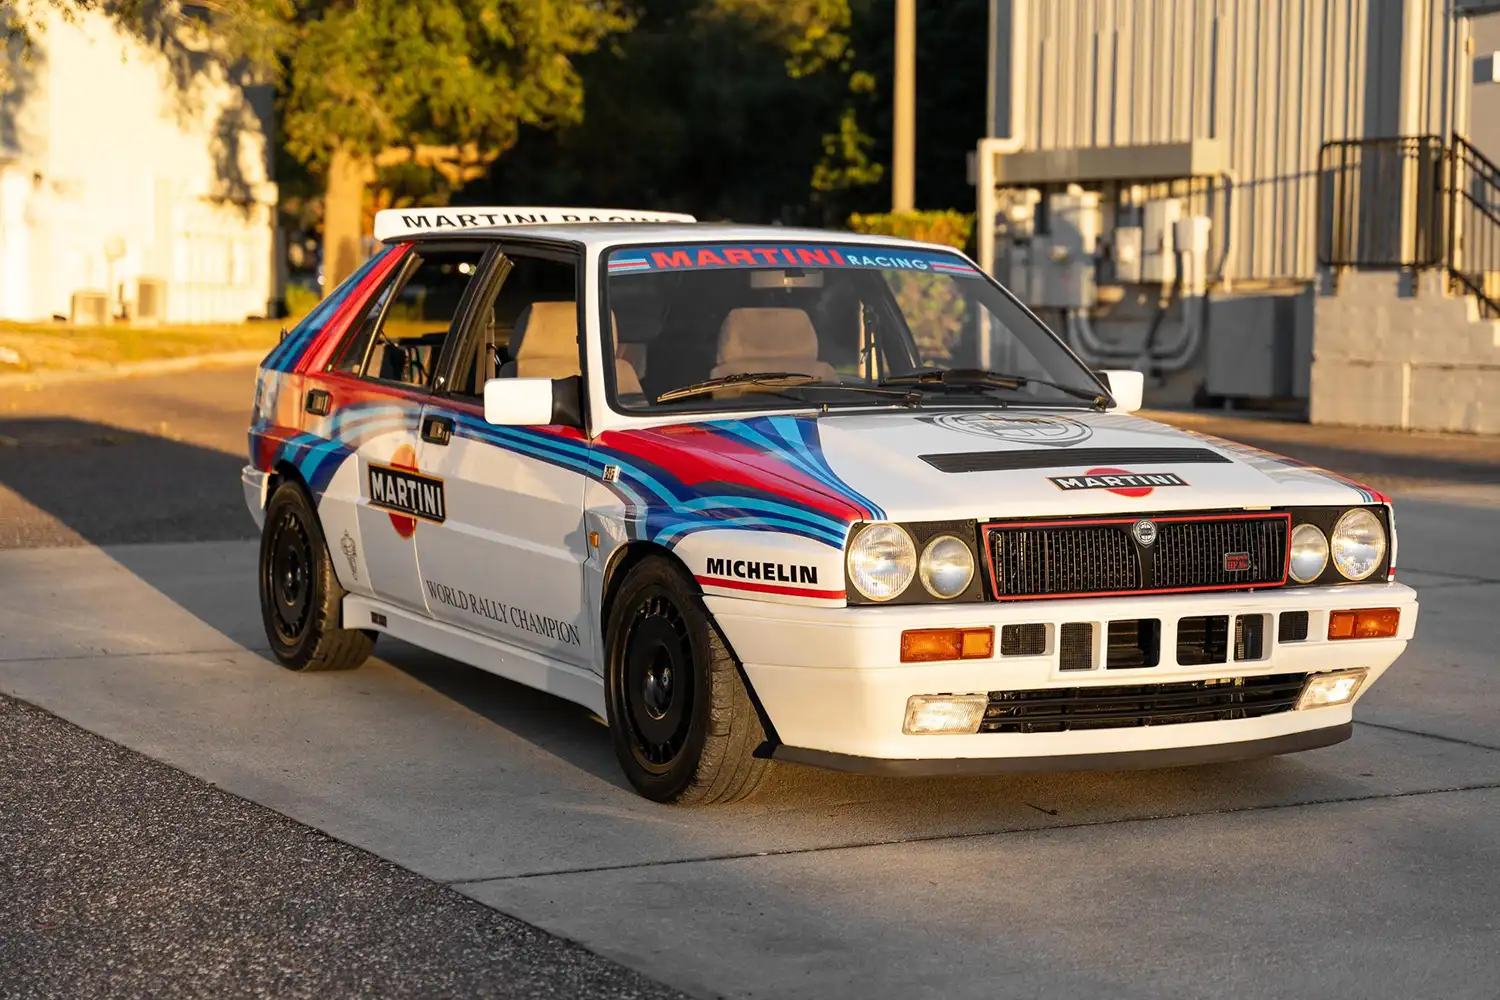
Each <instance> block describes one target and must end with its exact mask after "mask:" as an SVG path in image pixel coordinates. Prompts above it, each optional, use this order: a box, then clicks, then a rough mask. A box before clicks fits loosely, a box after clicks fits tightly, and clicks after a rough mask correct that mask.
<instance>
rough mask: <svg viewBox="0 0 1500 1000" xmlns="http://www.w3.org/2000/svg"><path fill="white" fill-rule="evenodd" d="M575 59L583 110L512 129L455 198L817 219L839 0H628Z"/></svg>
mask: <svg viewBox="0 0 1500 1000" xmlns="http://www.w3.org/2000/svg"><path fill="white" fill-rule="evenodd" d="M633 13H634V14H635V18H636V25H635V27H634V29H633V30H632V31H631V32H630V33H629V34H627V35H623V36H621V37H619V38H617V39H614V40H612V42H611V43H610V44H609V45H607V46H603V47H601V49H600V50H599V51H598V52H595V53H594V54H592V55H590V56H588V57H586V58H584V59H582V60H580V61H579V64H578V69H579V73H580V75H581V76H582V78H583V81H584V93H585V97H584V102H585V103H584V117H583V119H582V123H581V124H579V125H571V126H566V127H563V128H560V129H557V130H555V131H553V132H551V133H547V134H543V133H540V132H537V131H535V130H532V129H526V130H525V131H524V134H523V137H522V139H521V141H520V142H518V143H517V145H516V147H515V149H513V150H511V151H510V152H508V153H507V154H506V155H504V156H502V157H501V158H500V159H499V160H497V161H496V162H495V166H494V168H493V169H492V170H491V171H490V175H489V177H488V179H487V180H485V181H483V182H480V183H478V184H471V185H470V186H469V187H468V188H467V189H466V190H465V191H464V192H463V193H462V195H461V197H463V198H466V199H472V200H484V199H486V198H504V199H506V200H519V201H521V202H522V203H525V202H538V201H539V202H543V203H547V202H551V203H567V202H578V201H582V202H585V203H592V204H612V205H636V206H640V207H643V208H662V209H678V210H682V211H691V212H694V213H696V214H697V215H699V216H700V217H702V218H707V219H737V220H740V221H746V222H771V221H782V222H789V223H791V222H818V221H831V219H830V220H825V217H824V208H823V206H821V205H819V204H815V203H813V202H812V201H811V200H810V198H809V185H810V183H811V180H812V177H813V173H814V170H815V168H816V166H817V164H818V163H819V161H820V158H822V157H823V155H824V153H823V140H824V136H825V134H826V133H828V132H829V131H830V130H831V129H832V130H836V129H838V128H839V126H840V122H839V116H840V111H841V108H842V106H843V104H844V103H845V101H846V95H847V93H848V79H847V74H848V70H847V66H846V63H847V60H848V40H847V37H846V36H847V31H848V26H849V2H848V0H636V6H635V7H634V8H633Z"/></svg>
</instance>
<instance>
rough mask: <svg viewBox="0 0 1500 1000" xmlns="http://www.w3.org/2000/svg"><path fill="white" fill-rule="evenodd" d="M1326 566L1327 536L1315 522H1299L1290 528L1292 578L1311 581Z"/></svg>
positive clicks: (1303, 581) (1300, 581)
mask: <svg viewBox="0 0 1500 1000" xmlns="http://www.w3.org/2000/svg"><path fill="white" fill-rule="evenodd" d="M1327 566H1328V536H1327V535H1325V534H1323V531H1322V529H1321V528H1319V527H1318V526H1317V525H1315V524H1299V525H1297V527H1295V528H1293V529H1292V559H1291V573H1292V579H1293V580H1296V581H1297V582H1298V583H1312V582H1313V581H1314V580H1316V579H1317V578H1318V577H1320V576H1322V575H1323V570H1324V568H1326V567H1327Z"/></svg>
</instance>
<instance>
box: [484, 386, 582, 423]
mask: <svg viewBox="0 0 1500 1000" xmlns="http://www.w3.org/2000/svg"><path fill="white" fill-rule="evenodd" d="M579 386H580V379H579V378H578V376H576V375H575V376H572V377H571V378H558V379H551V378H492V379H490V380H489V381H487V382H485V383H484V421H485V423H487V424H493V425H494V426H496V427H545V426H547V425H549V424H566V425H568V426H571V427H579V426H582V424H583V419H582V414H581V412H580V406H579Z"/></svg>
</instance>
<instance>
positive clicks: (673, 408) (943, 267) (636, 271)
mask: <svg viewBox="0 0 1500 1000" xmlns="http://www.w3.org/2000/svg"><path fill="white" fill-rule="evenodd" d="M604 306H605V308H606V309H607V310H608V312H607V315H608V316H609V318H610V322H608V323H607V324H605V326H604V329H605V338H606V341H607V343H606V347H607V349H608V350H610V351H612V352H613V355H614V358H615V364H614V366H613V372H612V374H613V379H612V382H613V384H612V386H611V390H610V391H611V402H612V404H613V405H614V406H616V407H617V408H619V409H621V410H625V411H635V412H641V411H646V412H652V413H660V412H681V411H689V412H693V411H704V410H722V409H745V408H747V407H754V408H757V409H762V408H764V409H772V408H793V409H795V408H798V407H801V408H804V409H805V408H807V407H809V406H818V407H849V406H865V407H867V406H896V405H907V406H938V405H943V406H950V405H951V406H965V407H973V406H978V407H997V406H1026V405H1031V406H1037V405H1046V406H1089V405H1091V404H1090V402H1088V400H1091V399H1093V398H1094V397H1095V396H1096V394H1097V393H1098V392H1099V384H1098V382H1097V381H1096V380H1095V379H1094V377H1093V376H1092V375H1091V374H1090V373H1089V372H1088V371H1087V370H1086V369H1085V368H1084V367H1083V366H1082V365H1081V364H1080V363H1079V362H1078V360H1077V359H1076V358H1075V357H1074V356H1073V355H1072V354H1071V353H1070V352H1069V351H1068V350H1067V349H1066V348H1065V347H1064V346H1063V345H1062V343H1061V342H1060V341H1058V339H1057V338H1056V337H1054V336H1053V335H1052V334H1051V333H1050V332H1049V331H1048V330H1047V329H1046V328H1045V327H1043V326H1042V325H1041V324H1040V323H1038V322H1037V321H1036V320H1035V319H1033V318H1032V317H1031V316H1030V315H1029V314H1028V313H1027V312H1026V311H1025V310H1024V309H1023V308H1022V307H1021V306H1020V305H1018V304H1017V303H1016V302H1015V301H1014V300H1012V299H1011V298H1010V297H1009V296H1008V295H1006V294H1005V293H1004V292H1002V291H1001V290H1000V289H999V288H997V287H996V286H995V285H994V284H992V283H991V282H990V281H989V280H988V279H987V278H986V277H985V276H984V275H983V274H982V273H981V272H980V271H979V270H977V269H976V268H975V267H974V266H973V265H972V264H970V263H969V262H968V261H967V260H965V259H964V258H962V257H960V256H958V255H957V254H952V253H944V252H941V251H932V250H923V249H907V248H905V247H891V246H874V245H872V246H862V245H858V244H846V243H837V244H835V243H770V242H755V243H734V244H725V243H684V244H673V245H668V246H630V247H619V248H616V249H614V250H612V251H610V252H609V254H608V257H607V258H606V266H605V275H604ZM986 341H987V343H986ZM944 370H949V371H951V372H952V375H953V376H954V377H953V378H948V379H938V378H936V377H933V378H921V379H918V378H911V377H909V376H911V375H912V373H915V372H927V373H933V372H939V371H944ZM986 375H991V376H993V375H1002V376H1005V377H1006V378H1005V379H996V378H994V377H987V378H986V377H982V376H986ZM1045 383H1053V384H1052V385H1048V384H1045ZM1059 387H1061V388H1059ZM1070 390H1071V391H1070ZM664 397H665V398H664Z"/></svg>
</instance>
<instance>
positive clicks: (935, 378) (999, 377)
mask: <svg viewBox="0 0 1500 1000" xmlns="http://www.w3.org/2000/svg"><path fill="white" fill-rule="evenodd" d="M880 384H881V385H911V386H916V387H917V388H919V389H920V388H923V387H927V386H937V385H941V386H943V387H944V388H957V387H965V388H968V387H973V386H977V385H993V386H997V387H999V388H1001V389H1024V388H1025V387H1026V386H1028V385H1045V386H1047V387H1048V388H1051V389H1056V390H1057V391H1058V392H1063V393H1067V394H1068V395H1069V396H1072V397H1074V398H1075V399H1086V400H1088V401H1089V402H1090V403H1092V404H1093V405H1094V406H1096V407H1098V408H1099V409H1103V408H1104V407H1105V406H1107V405H1109V397H1108V396H1104V395H1102V394H1100V393H1099V392H1096V391H1095V390H1093V389H1080V388H1078V387H1077V386H1072V385H1063V384H1062V383H1061V382H1051V381H1048V380H1047V379H1044V378H1034V377H1033V376H1030V375H1011V374H1007V373H1006V372H992V371H985V370H984V369H983V368H931V369H924V370H922V371H915V372H907V373H905V374H903V375H892V376H890V377H889V378H884V379H881V380H880Z"/></svg>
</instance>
